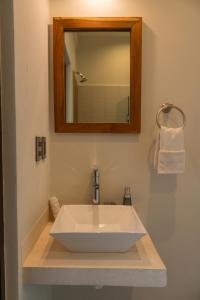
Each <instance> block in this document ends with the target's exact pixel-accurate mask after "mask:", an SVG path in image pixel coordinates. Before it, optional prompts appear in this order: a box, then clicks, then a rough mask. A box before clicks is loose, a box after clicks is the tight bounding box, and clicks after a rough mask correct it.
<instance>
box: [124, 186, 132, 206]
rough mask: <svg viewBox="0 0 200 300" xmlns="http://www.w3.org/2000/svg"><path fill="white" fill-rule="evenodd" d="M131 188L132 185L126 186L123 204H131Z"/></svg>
mask: <svg viewBox="0 0 200 300" xmlns="http://www.w3.org/2000/svg"><path fill="white" fill-rule="evenodd" d="M131 204H132V201H131V188H130V186H125V188H124V198H123V205H131Z"/></svg>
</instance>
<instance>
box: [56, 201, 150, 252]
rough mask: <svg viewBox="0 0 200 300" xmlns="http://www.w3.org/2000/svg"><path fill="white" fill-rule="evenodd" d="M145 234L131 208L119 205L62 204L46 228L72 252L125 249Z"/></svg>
mask: <svg viewBox="0 0 200 300" xmlns="http://www.w3.org/2000/svg"><path fill="white" fill-rule="evenodd" d="M145 234H146V230H145V228H144V226H143V225H142V223H141V221H140V219H139V217H138V215H137V213H136V211H135V209H134V208H133V207H132V206H123V205H64V206H62V208H61V210H60V212H59V214H58V216H57V218H56V220H55V223H54V224H53V226H52V229H51V231H50V235H52V236H53V237H54V238H55V239H56V240H57V241H58V242H60V243H61V244H62V245H63V246H64V247H65V248H67V249H68V250H69V251H72V252H125V251H127V250H129V249H130V248H131V247H132V246H133V245H134V244H135V242H136V241H137V240H138V239H140V238H141V237H142V236H144V235H145Z"/></svg>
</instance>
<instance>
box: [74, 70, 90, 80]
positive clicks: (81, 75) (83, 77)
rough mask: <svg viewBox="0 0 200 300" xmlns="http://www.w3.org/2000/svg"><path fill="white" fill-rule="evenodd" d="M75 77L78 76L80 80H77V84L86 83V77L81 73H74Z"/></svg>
mask: <svg viewBox="0 0 200 300" xmlns="http://www.w3.org/2000/svg"><path fill="white" fill-rule="evenodd" d="M75 73H76V74H77V75H79V77H80V79H79V82H85V81H88V79H87V77H86V76H85V75H84V74H83V73H81V72H75Z"/></svg>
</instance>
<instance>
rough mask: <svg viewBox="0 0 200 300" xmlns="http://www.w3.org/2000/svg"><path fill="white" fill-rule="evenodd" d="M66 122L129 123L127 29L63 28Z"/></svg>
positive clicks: (128, 45)
mask: <svg viewBox="0 0 200 300" xmlns="http://www.w3.org/2000/svg"><path fill="white" fill-rule="evenodd" d="M64 42H65V48H64V51H65V53H64V57H65V100H66V101H65V112H66V123H129V122H130V117H129V111H130V101H129V99H130V32H129V31H126V32H125V31H123V32H122V31H121V32H119V31H118V32H116V31H110V32H108V31H105V32H99V31H96V32H95V31H90V32H86V31H84V32H83V31H77V32H74V31H66V32H65V34H64Z"/></svg>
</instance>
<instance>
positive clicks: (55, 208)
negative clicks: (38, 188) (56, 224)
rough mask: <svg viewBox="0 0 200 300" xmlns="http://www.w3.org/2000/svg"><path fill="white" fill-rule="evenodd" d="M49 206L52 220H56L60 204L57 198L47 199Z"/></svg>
mask: <svg viewBox="0 0 200 300" xmlns="http://www.w3.org/2000/svg"><path fill="white" fill-rule="evenodd" d="M49 204H50V208H51V211H52V214H53V217H54V219H56V217H57V215H58V213H59V211H60V203H59V201H58V198H57V197H50V198H49Z"/></svg>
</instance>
